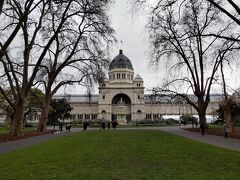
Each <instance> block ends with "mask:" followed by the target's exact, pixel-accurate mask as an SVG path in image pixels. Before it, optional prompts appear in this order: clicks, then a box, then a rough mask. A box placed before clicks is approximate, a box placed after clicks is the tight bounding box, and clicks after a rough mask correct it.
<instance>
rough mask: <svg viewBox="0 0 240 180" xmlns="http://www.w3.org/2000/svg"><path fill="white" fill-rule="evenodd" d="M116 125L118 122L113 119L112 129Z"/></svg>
mask: <svg viewBox="0 0 240 180" xmlns="http://www.w3.org/2000/svg"><path fill="white" fill-rule="evenodd" d="M117 125H118V122H117V121H116V120H114V121H113V122H112V126H113V129H114V130H115V129H116V127H117Z"/></svg>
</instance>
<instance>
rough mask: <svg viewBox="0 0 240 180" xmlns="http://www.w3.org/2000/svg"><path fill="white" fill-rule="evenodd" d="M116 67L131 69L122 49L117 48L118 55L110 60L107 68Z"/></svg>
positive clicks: (130, 64)
mask: <svg viewBox="0 0 240 180" xmlns="http://www.w3.org/2000/svg"><path fill="white" fill-rule="evenodd" d="M117 68H127V69H131V70H133V67H132V63H131V61H130V60H129V59H128V57H127V56H125V55H124V54H123V51H122V50H119V55H117V56H116V57H115V58H114V59H113V60H112V62H111V63H110V66H109V70H112V69H117Z"/></svg>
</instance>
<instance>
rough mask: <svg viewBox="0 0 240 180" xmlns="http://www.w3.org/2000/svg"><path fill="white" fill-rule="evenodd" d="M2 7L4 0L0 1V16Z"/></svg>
mask: <svg viewBox="0 0 240 180" xmlns="http://www.w3.org/2000/svg"><path fill="white" fill-rule="evenodd" d="M3 5H4V0H1V1H0V14H1V13H2V8H3Z"/></svg>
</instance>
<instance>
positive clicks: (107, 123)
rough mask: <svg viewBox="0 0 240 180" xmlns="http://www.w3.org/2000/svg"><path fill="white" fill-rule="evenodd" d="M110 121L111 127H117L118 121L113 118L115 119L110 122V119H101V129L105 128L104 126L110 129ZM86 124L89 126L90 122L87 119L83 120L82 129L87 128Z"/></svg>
mask: <svg viewBox="0 0 240 180" xmlns="http://www.w3.org/2000/svg"><path fill="white" fill-rule="evenodd" d="M111 123H112V127H113V129H116V127H117V125H118V122H117V121H116V120H115V121H112V122H110V121H102V123H101V129H103V130H104V129H106V127H107V128H108V129H110V128H111ZM88 126H90V123H89V121H84V122H83V130H87V128H88Z"/></svg>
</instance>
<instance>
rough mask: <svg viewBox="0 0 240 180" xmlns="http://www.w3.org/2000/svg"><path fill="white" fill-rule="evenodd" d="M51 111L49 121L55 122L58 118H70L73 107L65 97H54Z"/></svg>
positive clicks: (50, 122)
mask: <svg viewBox="0 0 240 180" xmlns="http://www.w3.org/2000/svg"><path fill="white" fill-rule="evenodd" d="M50 106H51V108H50V111H49V114H48V123H49V124H55V122H57V120H58V119H65V118H70V117H71V115H70V112H71V110H72V107H71V106H70V104H69V103H68V102H67V100H66V99H65V98H63V99H52V100H51V103H50Z"/></svg>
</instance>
